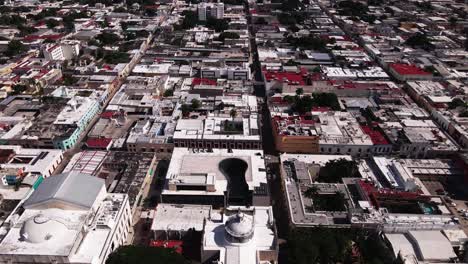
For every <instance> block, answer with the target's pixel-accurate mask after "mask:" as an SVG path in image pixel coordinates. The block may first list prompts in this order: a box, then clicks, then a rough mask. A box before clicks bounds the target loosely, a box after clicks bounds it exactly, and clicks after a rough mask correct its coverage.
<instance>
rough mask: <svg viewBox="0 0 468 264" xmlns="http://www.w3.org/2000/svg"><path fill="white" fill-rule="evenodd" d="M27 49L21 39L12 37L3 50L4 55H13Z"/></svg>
mask: <svg viewBox="0 0 468 264" xmlns="http://www.w3.org/2000/svg"><path fill="white" fill-rule="evenodd" d="M27 50H28V49H27V48H26V46H25V45H24V44H23V43H22V42H21V41H19V40H16V39H14V40H12V41H10V42H9V43H8V47H7V50H6V51H5V55H7V56H15V55H18V54H21V53H23V52H25V51H27Z"/></svg>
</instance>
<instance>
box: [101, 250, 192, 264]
mask: <svg viewBox="0 0 468 264" xmlns="http://www.w3.org/2000/svg"><path fill="white" fill-rule="evenodd" d="M148 263H171V264H189V263H190V262H189V261H188V260H187V259H185V258H184V257H183V256H182V255H180V254H178V253H176V252H175V251H174V250H173V249H167V248H157V247H143V246H123V247H119V248H118V249H117V250H116V251H114V252H112V253H111V254H110V255H109V257H108V258H107V260H106V264H148Z"/></svg>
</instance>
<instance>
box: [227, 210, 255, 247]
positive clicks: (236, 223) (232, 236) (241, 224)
mask: <svg viewBox="0 0 468 264" xmlns="http://www.w3.org/2000/svg"><path fill="white" fill-rule="evenodd" d="M225 229H226V233H227V237H228V240H229V241H231V242H236V243H244V242H247V241H248V240H250V238H252V236H253V233H254V225H253V217H252V216H250V215H246V214H244V213H241V212H239V213H237V214H236V215H234V216H231V217H230V218H229V219H228V220H227V221H226V224H225Z"/></svg>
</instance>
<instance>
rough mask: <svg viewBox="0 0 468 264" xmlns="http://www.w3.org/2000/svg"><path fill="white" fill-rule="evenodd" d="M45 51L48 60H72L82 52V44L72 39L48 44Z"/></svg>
mask: <svg viewBox="0 0 468 264" xmlns="http://www.w3.org/2000/svg"><path fill="white" fill-rule="evenodd" d="M43 53H44V58H46V59H47V60H71V59H73V58H74V57H76V56H78V55H79V54H80V44H79V42H77V41H72V40H69V41H65V42H63V43H60V44H47V45H46V46H45V48H44V49H43Z"/></svg>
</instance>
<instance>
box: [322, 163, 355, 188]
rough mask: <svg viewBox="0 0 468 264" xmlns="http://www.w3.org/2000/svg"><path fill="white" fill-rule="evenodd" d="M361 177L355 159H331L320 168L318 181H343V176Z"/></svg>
mask: <svg viewBox="0 0 468 264" xmlns="http://www.w3.org/2000/svg"><path fill="white" fill-rule="evenodd" d="M355 177H359V170H358V167H357V163H356V161H354V160H346V159H337V160H331V161H329V162H327V163H326V164H325V166H323V167H322V168H320V171H319V175H318V178H317V181H318V182H326V183H341V182H342V180H341V179H342V178H355Z"/></svg>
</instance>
